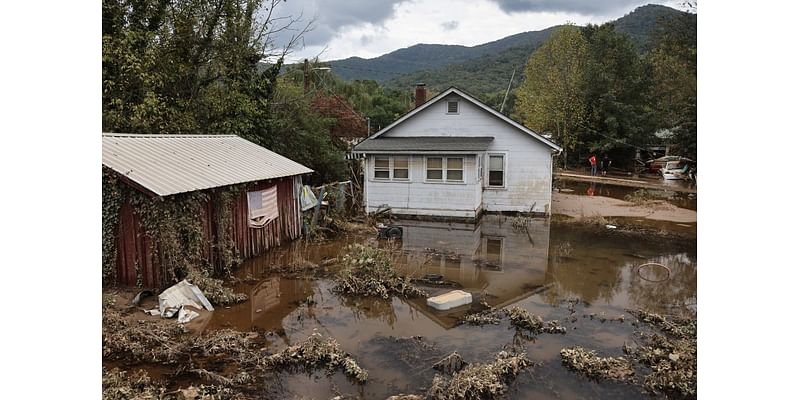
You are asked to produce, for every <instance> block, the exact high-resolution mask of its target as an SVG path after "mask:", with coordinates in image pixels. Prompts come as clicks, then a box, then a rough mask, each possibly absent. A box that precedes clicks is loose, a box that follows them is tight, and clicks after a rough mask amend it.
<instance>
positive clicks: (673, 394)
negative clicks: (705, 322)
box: [624, 310, 697, 399]
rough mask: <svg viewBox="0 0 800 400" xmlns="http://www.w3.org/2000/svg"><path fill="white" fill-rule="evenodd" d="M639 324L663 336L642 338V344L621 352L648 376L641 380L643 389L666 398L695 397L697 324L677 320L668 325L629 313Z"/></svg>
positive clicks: (653, 316)
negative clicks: (650, 371) (643, 368)
mask: <svg viewBox="0 0 800 400" xmlns="http://www.w3.org/2000/svg"><path fill="white" fill-rule="evenodd" d="M631 313H632V314H634V315H635V316H636V317H637V318H639V320H640V321H642V322H645V323H648V324H650V325H651V326H653V327H656V328H658V329H660V330H661V331H662V332H665V333H666V334H667V336H664V335H661V334H659V333H652V334H648V335H642V337H643V338H644V343H642V344H641V345H640V346H638V347H636V348H630V347H626V348H625V349H624V350H625V352H626V353H627V354H628V355H629V356H631V357H632V358H633V359H635V360H636V361H637V362H639V363H641V364H643V365H645V366H647V367H648V368H649V369H650V370H652V373H650V374H648V375H647V376H645V378H644V387H645V388H646V389H647V390H649V391H651V392H652V393H656V394H658V393H664V394H666V395H667V396H668V397H670V398H674V399H686V398H695V397H696V396H697V320H695V319H688V318H678V319H673V320H672V321H669V320H667V319H666V318H665V317H664V316H662V315H659V314H654V313H648V312H646V311H642V310H637V311H631Z"/></svg>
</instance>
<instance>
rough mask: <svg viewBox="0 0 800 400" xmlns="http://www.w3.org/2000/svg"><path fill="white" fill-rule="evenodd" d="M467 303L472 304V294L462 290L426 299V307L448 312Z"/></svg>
mask: <svg viewBox="0 0 800 400" xmlns="http://www.w3.org/2000/svg"><path fill="white" fill-rule="evenodd" d="M469 303H472V294H470V293H467V292H465V291H463V290H453V291H452V292H447V293H445V294H442V295H439V296H436V297H429V298H428V305H429V306H431V307H433V308H435V309H437V310H439V311H443V310H449V309H451V308H456V307H458V306H463V305H464V304H469Z"/></svg>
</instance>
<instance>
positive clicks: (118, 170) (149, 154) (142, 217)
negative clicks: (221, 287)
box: [103, 133, 313, 287]
mask: <svg viewBox="0 0 800 400" xmlns="http://www.w3.org/2000/svg"><path fill="white" fill-rule="evenodd" d="M311 172H313V171H312V170H311V169H309V168H307V167H305V166H303V165H301V164H299V163H297V162H294V161H292V160H290V159H288V158H286V157H283V156H281V155H279V154H276V153H274V152H272V151H270V150H267V149H265V148H263V147H261V146H258V145H256V144H255V143H252V142H249V141H247V140H245V139H242V138H240V137H238V136H235V135H136V134H119V133H113V134H111V133H104V134H103V282H104V284H106V285H108V284H115V285H123V286H134V285H135V286H144V287H165V286H168V285H170V284H173V283H174V282H177V281H178V280H179V279H181V278H182V277H183V276H182V275H184V276H185V275H186V274H188V273H190V272H191V271H192V270H194V271H201V272H203V273H205V274H206V275H213V274H215V273H220V272H225V271H230V268H231V267H232V266H233V265H235V264H236V263H238V262H239V261H241V260H243V259H246V258H250V257H253V256H257V255H259V254H262V253H264V252H265V251H266V250H267V249H270V248H272V247H275V246H278V245H281V244H282V243H286V242H288V241H291V240H294V239H296V238H298V237H299V236H300V235H301V223H302V215H301V210H300V202H299V199H300V192H301V189H302V180H301V177H302V176H303V175H305V174H309V173H311Z"/></svg>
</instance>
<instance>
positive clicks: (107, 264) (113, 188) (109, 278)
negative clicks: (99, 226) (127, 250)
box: [103, 167, 123, 286]
mask: <svg viewBox="0 0 800 400" xmlns="http://www.w3.org/2000/svg"><path fill="white" fill-rule="evenodd" d="M117 181H118V178H117V175H116V173H114V172H112V171H110V170H108V169H107V168H105V167H103V285H104V286H108V285H111V284H113V283H115V282H116V280H117V229H118V228H119V209H120V206H122V201H123V188H122V187H121V185H119V184H118V182H117Z"/></svg>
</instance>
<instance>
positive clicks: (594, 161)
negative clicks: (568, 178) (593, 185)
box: [589, 153, 597, 176]
mask: <svg viewBox="0 0 800 400" xmlns="http://www.w3.org/2000/svg"><path fill="white" fill-rule="evenodd" d="M589 164H591V165H592V176H596V175H597V157H595V156H594V153H592V156H591V157H589Z"/></svg>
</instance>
